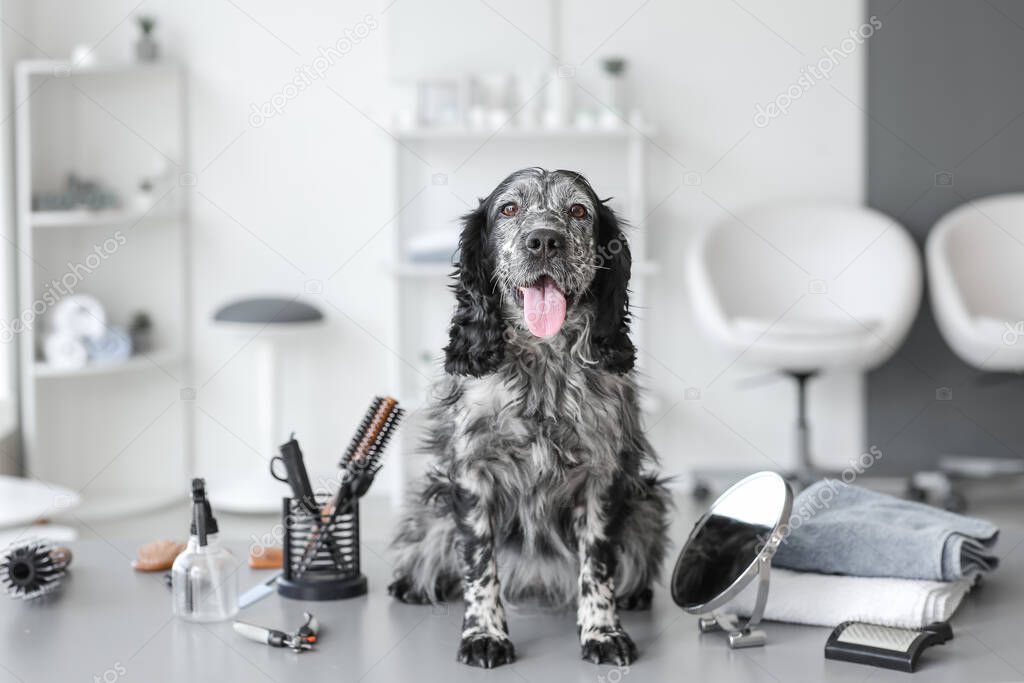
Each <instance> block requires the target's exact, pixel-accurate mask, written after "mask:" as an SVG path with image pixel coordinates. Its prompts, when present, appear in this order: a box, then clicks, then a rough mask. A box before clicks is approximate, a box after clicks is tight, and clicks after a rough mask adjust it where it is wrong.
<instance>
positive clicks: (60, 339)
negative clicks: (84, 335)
mask: <svg viewBox="0 0 1024 683" xmlns="http://www.w3.org/2000/svg"><path fill="white" fill-rule="evenodd" d="M43 357H44V358H45V359H46V363H47V364H48V365H52V366H53V367H54V368H59V369H61V370H77V369H78V368H83V367H85V364H86V363H88V362H89V351H88V350H87V349H86V348H85V343H84V342H83V341H82V340H81V339H79V338H78V337H76V336H75V335H73V334H70V333H68V332H50V333H49V334H48V335H46V338H45V339H44V340H43Z"/></svg>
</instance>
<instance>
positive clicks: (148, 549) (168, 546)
mask: <svg viewBox="0 0 1024 683" xmlns="http://www.w3.org/2000/svg"><path fill="white" fill-rule="evenodd" d="M184 549H185V544H184V543H181V542H180V541H170V540H163V541H153V542H152V543H146V544H145V545H143V546H140V547H139V549H138V550H137V551H136V553H137V557H136V558H135V559H134V560H132V569H134V570H135V571H137V572H160V571H165V570H167V569H170V568H171V565H173V564H174V558H176V557H177V556H178V555H179V554H180V553H181V551H183V550H184Z"/></svg>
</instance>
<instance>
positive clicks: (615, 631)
mask: <svg viewBox="0 0 1024 683" xmlns="http://www.w3.org/2000/svg"><path fill="white" fill-rule="evenodd" d="M610 507H611V506H606V505H604V504H603V503H602V502H600V500H598V497H597V496H588V502H587V503H586V504H585V505H584V506H583V507H581V508H580V509H579V510H578V513H577V519H576V530H577V534H578V538H579V553H580V576H579V595H578V597H577V600H578V602H577V611H576V625H577V627H578V628H579V633H580V646H581V649H582V656H583V659H586V660H589V661H591V662H594V663H595V664H604V663H609V664H617V665H619V666H626V665H629V664H632V663H633V662H634V661H635V660H636V645H634V644H633V639H632V638H630V637H629V634H627V633H626V632H625V631H624V630H623V629H622V624H621V623H619V612H618V607H617V605H616V599H615V569H616V564H617V556H616V548H615V542H614V540H613V539H612V538H610V536H611V535H612V532H613V530H614V528H615V527H616V526H618V525H617V524H616V523H615V520H610V519H609V517H610V515H613V514H614V513H613V512H612V511H611V510H610Z"/></svg>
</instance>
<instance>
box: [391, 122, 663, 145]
mask: <svg viewBox="0 0 1024 683" xmlns="http://www.w3.org/2000/svg"><path fill="white" fill-rule="evenodd" d="M650 133H651V131H650V130H649V128H648V127H647V126H640V127H636V128H634V127H633V126H630V125H628V124H623V125H621V126H617V127H614V128H600V127H594V128H581V127H578V126H565V127H560V128H540V127H536V128H522V127H517V126H504V127H502V128H463V127H454V126H453V127H435V128H428V127H424V128H407V129H404V130H399V131H398V133H397V137H398V139H400V140H411V141H416V140H444V141H452V142H458V141H460V140H466V141H475V140H476V141H483V140H487V139H489V138H496V137H500V138H507V139H511V140H628V139H629V138H631V137H643V136H645V135H649V134H650Z"/></svg>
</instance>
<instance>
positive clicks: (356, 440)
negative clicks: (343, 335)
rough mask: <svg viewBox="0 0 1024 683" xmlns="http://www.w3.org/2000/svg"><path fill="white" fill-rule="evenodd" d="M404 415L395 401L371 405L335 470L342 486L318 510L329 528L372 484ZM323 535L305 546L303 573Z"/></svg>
mask: <svg viewBox="0 0 1024 683" xmlns="http://www.w3.org/2000/svg"><path fill="white" fill-rule="evenodd" d="M404 414H405V411H404V410H402V409H401V408H399V407H398V401H397V400H395V399H393V398H391V397H390V396H388V397H385V398H382V397H380V396H377V397H376V398H374V399H373V401H372V402H371V403H370V407H369V408H368V409H367V411H366V415H365V416H364V417H363V419H362V421H361V422H360V423H359V427H358V428H357V429H356V433H355V435H354V436H353V437H352V441H351V442H350V443H349V446H348V449H346V451H345V453H344V455H342V457H341V461H340V462H339V463H338V466H339V467H340V468H341V470H342V478H341V485H340V486H339V487H338V492H337V493H336V494H335V496H334V501H333V503H332V504H331V506H330V507H324V508H323V509H321V510H320V516H321V518H323V517H326V518H327V520H326V524H328V525H330V524H331V523H332V522H333V521H334V520H335V519H337V517H338V515H339V514H341V513H343V512H345V510H346V509H347V508H348V507H349V505H351V503H352V501H354V500H356V499H358V498H361V497H362V496H363V495H364V494H365V493H366V492H367V491H368V490H369V489H370V485H371V484H373V479H374V477H376V476H377V472H379V471H380V468H381V462H380V458H381V456H382V455H383V454H384V449H385V448H386V447H387V444H388V441H390V440H391V435H392V434H394V432H395V429H397V428H398V423H399V422H401V420H402V416H403V415H404ZM326 537H327V536H326V535H325V534H322V533H319V534H315V538H313V539H312V540H311V542H310V543H309V544H308V545H307V546H306V554H305V555H303V558H302V563H301V564H300V568H301V570H302V571H305V570H306V569H307V568H308V566H309V562H310V561H311V559H312V557H313V556H315V555H316V553H317V552H318V551H319V550H320V548H321V546H322V545H323V543H324V542H325V538H326Z"/></svg>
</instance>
